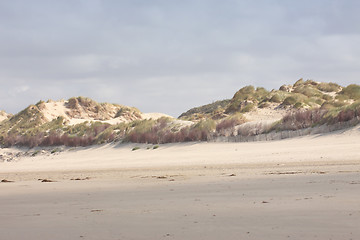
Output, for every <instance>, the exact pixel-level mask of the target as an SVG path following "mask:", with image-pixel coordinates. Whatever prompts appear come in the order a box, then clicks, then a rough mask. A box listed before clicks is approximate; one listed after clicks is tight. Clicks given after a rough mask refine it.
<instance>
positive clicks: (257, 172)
mask: <svg viewBox="0 0 360 240" xmlns="http://www.w3.org/2000/svg"><path fill="white" fill-rule="evenodd" d="M359 139H360V126H357V127H354V128H352V129H349V130H345V131H338V132H335V133H330V134H322V135H313V136H306V137H301V138H294V139H286V140H281V141H272V142H252V143H187V144H166V145H161V146H160V147H159V148H158V149H152V148H151V149H147V147H148V145H139V146H140V147H141V148H140V149H139V150H136V151H132V148H133V147H134V146H136V145H104V146H99V147H93V148H85V149H68V150H67V151H65V152H62V153H60V154H58V155H50V156H35V157H24V158H21V159H19V160H18V161H15V162H3V163H0V176H1V177H0V178H1V179H5V178H6V179H7V180H9V181H15V182H3V183H0V212H1V218H0V238H1V239H25V238H26V239H38V240H43V239H44V240H45V239H49V238H54V239H111V240H112V239H114V240H115V239H202V238H204V239H222V238H227V239H276V240H281V239H358V238H360V230H359V229H360V225H359V223H360V211H359V202H360V188H359V186H360V181H359V174H360V152H359V149H360V141H359ZM39 179H40V180H39ZM44 179H47V180H49V181H42V180H44ZM139 229H141V231H140V230H139Z"/></svg>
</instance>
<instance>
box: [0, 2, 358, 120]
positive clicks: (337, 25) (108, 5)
mask: <svg viewBox="0 0 360 240" xmlns="http://www.w3.org/2000/svg"><path fill="white" fill-rule="evenodd" d="M358 8H359V3H358V1H355V0H349V1H336V0H330V1H328V0H327V1H325V0H315V1H301V2H289V1H265V0H262V1H249V0H242V1H232V0H230V1H225V2H221V3H220V2H219V1H215V0H193V1H176V2H174V1H165V0H151V1H133V0H131V1H130V0H129V1H115V0H108V1H100V0H98V1H97V0H88V1H84V0H75V1H66V0H65V1H55V0H46V1H45V0H34V1H31V2H28V1H24V0H14V1H1V2H0V84H1V85H2V90H0V93H1V94H2V96H1V97H0V101H1V102H0V108H5V110H7V111H9V112H17V111H19V110H21V109H22V108H24V107H25V106H27V105H28V104H30V103H34V102H36V101H38V100H40V99H47V98H52V99H58V98H69V97H71V96H78V95H82V96H89V97H93V98H95V99H96V100H98V101H110V102H117V103H120V104H127V105H131V106H136V107H138V108H140V110H142V111H163V112H165V113H168V114H172V115H175V116H177V115H179V114H180V113H181V112H183V111H186V110H187V109H188V108H189V107H194V106H197V105H200V104H206V103H208V102H209V101H215V100H219V99H223V98H231V97H232V95H233V94H234V92H235V91H237V90H238V89H239V88H241V87H243V86H245V85H248V84H252V85H256V86H264V87H266V88H268V89H271V88H278V87H279V86H280V85H282V84H283V83H292V82H294V81H296V80H297V79H298V78H300V77H304V78H312V79H314V80H318V81H333V82H338V83H340V84H343V85H347V84H350V83H357V82H358V75H359V71H360V70H359V69H358V59H359V57H360V47H359V46H358V42H359V36H360V27H359V25H358V24H357V23H358V22H359V21H360V16H359V15H358V13H357V9H358ZM19 86H31V87H29V88H28V89H26V91H23V92H17V91H16V90H15V89H17V88H19ZM3 87H4V88H3ZM4 89H12V91H10V92H12V94H10V93H9V92H8V91H6V90H4Z"/></svg>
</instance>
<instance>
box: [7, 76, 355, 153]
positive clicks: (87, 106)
mask: <svg viewBox="0 0 360 240" xmlns="http://www.w3.org/2000/svg"><path fill="white" fill-rule="evenodd" d="M359 102H360V86H359V85H356V84H351V85H349V86H347V87H342V86H339V85H338V84H336V83H318V82H315V81H313V80H306V81H304V80H303V79H299V80H298V81H297V82H296V83H295V84H293V85H283V86H281V87H280V89H279V90H272V91H267V90H266V89H264V88H261V87H257V88H255V87H254V86H246V87H243V88H241V89H240V90H239V91H237V92H236V93H235V94H234V96H233V98H232V99H227V100H222V101H216V102H213V103H211V104H207V105H204V106H200V107H197V108H192V109H190V110H189V111H187V112H185V113H183V114H181V116H180V119H182V120H188V121H192V122H193V124H191V123H190V124H188V123H189V122H185V123H184V122H181V121H178V120H176V119H170V118H166V117H163V118H159V119H157V120H153V119H150V120H142V119H141V112H140V111H139V110H138V109H136V108H132V107H126V106H122V105H117V104H108V103H97V102H95V101H93V100H91V99H89V98H84V97H77V98H70V99H69V100H68V102H66V106H67V107H68V109H69V111H68V113H67V116H66V117H62V116H59V117H57V118H55V119H53V120H51V121H49V120H47V119H46V118H45V116H44V114H43V110H44V109H45V108H46V103H45V102H43V101H39V102H38V103H36V104H35V105H30V106H29V107H27V108H26V109H24V110H23V111H21V112H19V113H18V114H16V115H14V116H11V117H9V118H8V119H5V120H3V121H1V122H0V145H1V146H5V147H10V146H27V147H36V146H62V145H65V146H72V147H77V146H88V145H92V144H104V143H109V142H115V141H119V142H134V143H147V144H156V145H153V147H149V149H151V148H152V149H157V148H158V146H159V145H158V144H161V143H172V142H187V141H208V140H212V139H213V138H214V137H217V136H229V135H230V134H231V133H234V132H235V133H236V131H237V130H238V129H239V127H238V126H239V125H241V124H243V123H245V122H246V121H247V120H246V117H245V116H248V113H249V112H252V111H255V110H257V111H260V110H259V109H258V108H263V109H266V108H271V109H272V110H273V109H287V110H290V112H291V114H290V115H289V116H286V117H284V119H282V121H279V122H278V123H277V124H275V125H274V126H273V127H272V128H271V127H270V126H269V127H268V126H266V127H264V126H262V129H267V130H266V131H270V130H276V131H278V130H279V131H281V130H293V129H300V128H304V127H312V126H316V125H321V124H336V123H338V122H346V121H350V120H351V121H359V119H360V117H359V105H360V104H359ZM68 117H69V118H82V117H83V118H86V117H87V118H91V119H96V121H87V122H82V123H79V124H75V125H69V121H68V120H67V119H68ZM116 117H119V118H121V119H124V120H126V122H123V123H120V124H114V125H111V124H109V123H105V122H104V121H103V120H110V119H114V118H116ZM246 126H247V125H245V127H246ZM249 126H250V125H249ZM260 127H261V126H260ZM260 127H258V129H260ZM248 130H249V129H248ZM243 132H247V133H251V134H253V133H256V134H258V133H259V132H261V131H257V130H256V131H251V129H250V130H249V131H243ZM235 133H234V134H235ZM56 149H57V148H54V150H53V151H55V152H56ZM135 150H136V149H135ZM55 152H54V153H55ZM36 154H37V153H36Z"/></svg>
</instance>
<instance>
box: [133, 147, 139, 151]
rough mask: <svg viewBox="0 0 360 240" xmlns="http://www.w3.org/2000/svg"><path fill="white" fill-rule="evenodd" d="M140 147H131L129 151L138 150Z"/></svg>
mask: <svg viewBox="0 0 360 240" xmlns="http://www.w3.org/2000/svg"><path fill="white" fill-rule="evenodd" d="M139 149H140V147H133V148H132V149H131V151H136V150H139Z"/></svg>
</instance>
